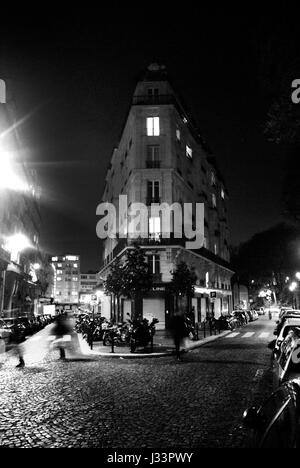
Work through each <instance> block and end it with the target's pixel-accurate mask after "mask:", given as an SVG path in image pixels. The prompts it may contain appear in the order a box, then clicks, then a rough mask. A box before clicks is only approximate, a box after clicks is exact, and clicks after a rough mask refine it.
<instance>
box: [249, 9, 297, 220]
mask: <svg viewBox="0 0 300 468" xmlns="http://www.w3.org/2000/svg"><path fill="white" fill-rule="evenodd" d="M261 21H262V22H261V24H260V25H259V30H257V31H256V33H255V42H256V45H257V52H258V70H259V79H260V85H261V90H262V93H263V95H264V97H265V98H267V99H268V100H269V104H268V105H269V108H268V111H267V113H266V118H265V123H264V127H263V131H264V134H265V136H266V138H267V139H268V140H269V141H270V142H272V143H274V144H276V145H280V146H281V149H282V151H283V152H284V153H285V155H286V164H285V168H284V182H283V188H282V189H283V190H282V205H283V215H284V216H285V217H286V218H287V219H289V220H290V221H292V222H294V223H296V224H297V225H300V189H299V177H298V172H299V170H298V166H299V152H300V104H298V105H296V104H294V103H293V102H292V99H291V95H292V92H293V89H292V82H293V81H294V80H295V79H300V59H299V56H300V42H299V27H298V19H297V18H293V17H292V16H291V15H290V14H289V12H288V14H286V13H284V12H283V11H280V17H279V18H278V21H276V20H273V21H271V22H270V21H267V22H266V21H265V19H264V18H262V20H261ZM282 32H284V40H283V39H282Z"/></svg>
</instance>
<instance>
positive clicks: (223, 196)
mask: <svg viewBox="0 0 300 468" xmlns="http://www.w3.org/2000/svg"><path fill="white" fill-rule="evenodd" d="M221 198H222V199H223V200H225V192H224V189H221Z"/></svg>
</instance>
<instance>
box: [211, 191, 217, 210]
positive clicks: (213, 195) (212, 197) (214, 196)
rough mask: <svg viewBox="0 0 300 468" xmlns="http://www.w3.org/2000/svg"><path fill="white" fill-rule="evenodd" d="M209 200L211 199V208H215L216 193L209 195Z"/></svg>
mask: <svg viewBox="0 0 300 468" xmlns="http://www.w3.org/2000/svg"><path fill="white" fill-rule="evenodd" d="M211 201H212V206H213V208H216V207H217V197H216V195H215V194H214V193H213V194H212V196H211Z"/></svg>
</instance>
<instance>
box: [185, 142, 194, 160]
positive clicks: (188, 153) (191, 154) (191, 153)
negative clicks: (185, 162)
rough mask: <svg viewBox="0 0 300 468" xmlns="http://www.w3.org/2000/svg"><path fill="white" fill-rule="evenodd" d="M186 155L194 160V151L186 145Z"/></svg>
mask: <svg viewBox="0 0 300 468" xmlns="http://www.w3.org/2000/svg"><path fill="white" fill-rule="evenodd" d="M185 154H186V157H187V158H189V159H193V150H192V148H191V147H190V146H188V145H186V147H185Z"/></svg>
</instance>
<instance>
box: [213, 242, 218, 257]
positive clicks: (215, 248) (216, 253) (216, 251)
mask: <svg viewBox="0 0 300 468" xmlns="http://www.w3.org/2000/svg"><path fill="white" fill-rule="evenodd" d="M214 251H215V255H218V246H217V244H215V245H214Z"/></svg>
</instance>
